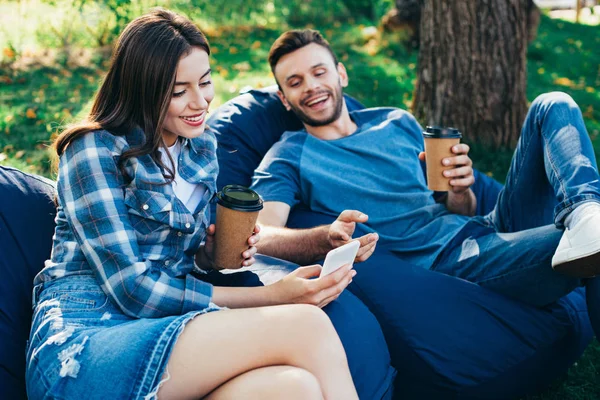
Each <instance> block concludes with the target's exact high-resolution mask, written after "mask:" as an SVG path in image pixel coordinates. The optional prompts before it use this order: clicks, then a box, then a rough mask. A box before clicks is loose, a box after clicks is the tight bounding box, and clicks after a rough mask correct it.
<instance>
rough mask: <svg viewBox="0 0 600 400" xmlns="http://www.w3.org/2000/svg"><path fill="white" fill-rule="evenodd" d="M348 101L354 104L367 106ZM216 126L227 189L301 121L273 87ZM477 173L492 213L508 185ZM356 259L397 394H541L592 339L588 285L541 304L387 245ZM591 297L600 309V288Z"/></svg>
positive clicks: (358, 286)
mask: <svg viewBox="0 0 600 400" xmlns="http://www.w3.org/2000/svg"><path fill="white" fill-rule="evenodd" d="M346 100H347V103H348V107H349V109H351V110H352V109H357V108H361V107H362V105H361V104H360V103H358V102H357V101H356V100H354V99H352V98H350V97H348V96H346ZM208 125H209V126H210V128H211V129H213V130H214V131H215V133H216V134H217V138H218V141H219V149H218V156H219V163H220V174H219V178H218V186H219V188H220V187H222V186H224V185H226V184H234V183H235V184H241V185H250V183H251V177H252V172H253V170H254V169H255V168H256V167H257V166H258V164H259V162H260V160H261V159H262V157H263V156H264V154H265V153H266V152H267V150H268V149H269V148H270V147H271V145H272V144H273V143H275V142H276V141H277V140H278V139H279V137H280V136H281V134H282V133H283V132H284V131H286V130H298V129H300V128H301V124H300V121H298V120H297V119H296V117H295V116H294V115H293V114H292V113H290V112H287V111H286V110H285V109H284V107H283V106H282V105H281V103H280V101H279V99H278V98H277V96H276V88H275V87H270V88H267V89H263V90H252V91H249V92H247V93H244V94H242V95H240V96H238V97H236V98H235V99H233V100H231V101H229V102H227V103H225V104H224V105H222V106H221V107H219V108H218V109H217V110H216V112H214V113H213V114H211V117H210V118H209V120H208ZM475 175H476V176H475V177H476V184H475V185H474V187H473V190H474V192H475V194H476V196H477V198H478V209H477V213H478V214H485V213H487V212H488V211H490V210H491V209H492V208H493V206H494V204H495V201H496V198H497V196H498V193H499V191H500V189H501V187H502V186H501V185H500V184H499V183H498V182H496V181H494V180H493V179H491V178H489V177H487V176H485V175H484V174H481V173H480V172H478V171H476V172H475ZM333 219H335V216H332V215H322V214H317V213H314V212H312V211H310V210H307V209H306V208H303V207H302V206H300V207H296V208H295V209H293V210H292V213H291V214H290V219H289V221H288V226H290V227H299V228H302V227H311V226H316V225H319V224H324V223H330V222H331V221H333ZM360 234H362V233H360V232H357V235H360ZM355 268H356V269H357V270H358V275H357V276H356V278H354V281H353V283H352V285H351V287H350V291H351V292H352V293H353V294H354V295H356V296H357V297H358V298H359V299H361V300H362V302H363V303H364V304H365V305H366V306H367V307H368V308H369V309H370V310H371V312H372V313H373V314H374V315H375V316H376V317H377V319H378V321H379V323H380V325H381V327H382V330H383V333H384V335H385V338H386V341H387V344H388V347H389V350H390V354H391V357H392V364H393V365H394V367H395V368H396V369H397V371H398V375H397V378H396V390H395V393H396V397H397V398H415V399H424V398H426V399H437V398H440V399H509V398H518V397H521V396H525V395H528V394H532V393H536V392H539V391H541V390H543V389H545V388H547V387H548V385H549V384H550V383H551V382H552V381H553V380H555V379H556V378H558V377H560V376H562V375H564V374H565V373H566V371H567V369H568V368H569V367H570V366H571V365H572V364H573V363H574V362H575V361H576V360H577V359H578V358H579V357H580V356H581V354H582V352H583V351H584V349H585V348H586V346H587V345H588V344H589V343H590V341H591V340H592V338H593V331H592V328H591V325H590V321H589V319H588V315H587V307H586V297H585V291H584V290H583V289H578V290H576V291H574V292H572V293H571V294H569V295H568V296H565V297H564V298H562V299H561V300H560V301H558V302H556V303H555V304H553V305H551V306H549V307H546V308H543V309H538V308H534V307H530V306H527V305H524V304H521V303H518V302H516V301H513V300H511V299H507V298H505V297H503V296H501V295H498V294H496V293H493V292H491V291H488V290H485V289H483V288H480V287H479V286H477V285H475V284H472V283H469V282H467V281H464V280H461V279H458V278H453V277H449V276H446V275H442V274H438V273H435V272H431V271H428V270H425V269H423V268H421V267H417V266H413V265H410V264H407V263H405V262H401V261H399V260H398V259H397V258H396V257H394V255H393V254H391V253H387V252H386V251H385V250H383V249H378V251H376V253H375V254H374V256H372V257H371V258H370V259H369V260H368V261H367V262H365V263H361V264H357V265H355ZM588 301H589V302H590V307H595V308H597V309H598V308H600V307H598V304H600V298H598V296H596V298H595V299H594V298H592V297H590V299H588Z"/></svg>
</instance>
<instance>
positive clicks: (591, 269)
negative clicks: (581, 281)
mask: <svg viewBox="0 0 600 400" xmlns="http://www.w3.org/2000/svg"><path fill="white" fill-rule="evenodd" d="M552 268H554V269H555V270H556V271H558V272H561V273H563V274H565V275H571V276H576V277H579V278H590V277H593V276H596V275H600V213H596V212H595V213H592V214H590V215H586V216H584V217H582V218H581V220H579V221H578V222H577V223H576V224H575V226H574V227H573V229H568V228H567V229H565V231H564V233H563V235H562V237H561V238H560V242H559V243H558V247H557V248H556V252H555V253H554V256H553V257H552Z"/></svg>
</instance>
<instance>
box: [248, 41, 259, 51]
mask: <svg viewBox="0 0 600 400" xmlns="http://www.w3.org/2000/svg"><path fill="white" fill-rule="evenodd" d="M260 45H261V43H260V41H258V40H255V41H254V43H252V46H250V48H251V49H252V50H257V49H260Z"/></svg>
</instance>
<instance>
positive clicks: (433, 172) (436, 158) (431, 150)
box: [423, 126, 462, 192]
mask: <svg viewBox="0 0 600 400" xmlns="http://www.w3.org/2000/svg"><path fill="white" fill-rule="evenodd" d="M461 137H462V135H461V133H460V132H459V131H458V130H457V129H455V128H442V127H438V126H428V127H427V128H426V129H425V132H423V140H424V142H425V164H426V165H427V187H428V188H429V189H430V190H433V191H436V192H447V191H450V190H451V189H452V186H451V185H450V179H449V178H446V177H445V176H444V171H446V170H449V169H452V168H455V166H446V165H443V164H442V160H443V159H444V158H448V157H454V156H455V154H454V153H453V152H452V146H454V145H456V144H458V143H460V138H461Z"/></svg>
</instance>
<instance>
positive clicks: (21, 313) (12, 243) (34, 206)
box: [0, 166, 56, 400]
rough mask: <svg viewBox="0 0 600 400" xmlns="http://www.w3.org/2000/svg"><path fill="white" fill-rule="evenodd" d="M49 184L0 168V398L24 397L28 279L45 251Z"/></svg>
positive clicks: (50, 217)
mask: <svg viewBox="0 0 600 400" xmlns="http://www.w3.org/2000/svg"><path fill="white" fill-rule="evenodd" d="M53 196H54V187H53V184H52V182H50V181H48V180H46V179H43V178H40V177H37V176H33V175H29V174H26V173H23V172H21V171H18V170H16V169H14V168H9V167H3V166H0V399H7V400H8V399H10V400H19V399H24V398H26V396H25V344H26V342H27V338H28V337H29V328H30V326H31V290H32V286H33V277H34V276H35V275H36V274H37V273H38V271H39V270H40V269H41V268H42V267H43V265H44V261H45V260H46V259H48V257H49V255H50V247H51V244H52V234H53V233H54V216H55V214H56V210H55V208H54V203H53V200H52V199H53Z"/></svg>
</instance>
